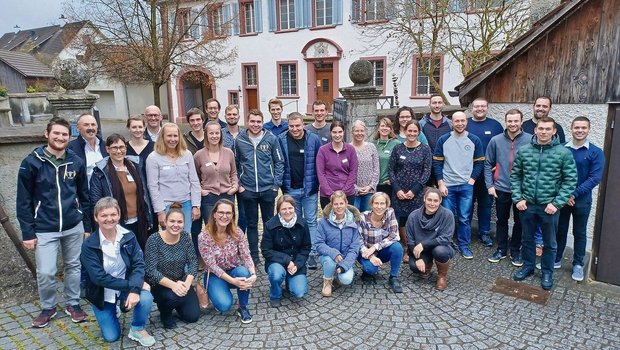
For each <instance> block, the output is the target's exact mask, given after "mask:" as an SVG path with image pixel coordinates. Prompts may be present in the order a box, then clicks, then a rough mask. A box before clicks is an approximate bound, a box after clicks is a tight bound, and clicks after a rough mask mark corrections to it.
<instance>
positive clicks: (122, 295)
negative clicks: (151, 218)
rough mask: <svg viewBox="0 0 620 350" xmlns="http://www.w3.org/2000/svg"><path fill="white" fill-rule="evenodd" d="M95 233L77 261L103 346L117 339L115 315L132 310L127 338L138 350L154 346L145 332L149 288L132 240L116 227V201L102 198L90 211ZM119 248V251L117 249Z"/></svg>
mask: <svg viewBox="0 0 620 350" xmlns="http://www.w3.org/2000/svg"><path fill="white" fill-rule="evenodd" d="M94 208H95V209H94V214H95V215H94V217H95V221H96V222H97V224H98V225H99V230H97V232H96V233H95V234H94V235H90V236H89V237H88V238H87V239H86V240H85V241H84V244H83V245H82V254H81V256H80V260H81V261H82V265H83V266H84V269H85V270H86V272H87V273H88V276H89V279H87V281H86V299H87V300H88V301H89V302H90V303H91V305H92V307H93V313H94V314H95V317H96V318H97V323H98V324H99V328H100V329H101V335H102V336H103V340H105V341H106V342H114V341H117V340H118V339H120V337H121V325H120V322H119V320H118V314H117V312H116V305H117V302H119V301H120V309H121V310H122V311H123V312H128V311H129V310H131V309H133V318H132V320H131V328H130V329H129V334H128V335H127V337H128V338H129V339H131V340H135V341H137V342H138V343H140V345H142V346H152V345H154V344H155V338H153V337H152V336H151V335H150V334H149V333H148V332H147V331H146V329H145V327H146V323H147V321H148V319H149V314H150V313H151V305H152V304H153V296H152V295H151V292H150V290H151V286H149V284H148V283H146V282H144V257H143V255H142V249H140V246H139V245H138V241H137V240H136V236H135V235H134V233H133V232H132V231H130V230H127V229H125V228H124V227H122V226H121V225H119V220H120V218H121V208H120V207H119V205H118V202H117V201H116V199H114V198H111V197H103V198H101V199H100V200H99V201H97V203H96V204H95V207H94ZM121 247H122V249H121Z"/></svg>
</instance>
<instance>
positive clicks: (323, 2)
mask: <svg viewBox="0 0 620 350" xmlns="http://www.w3.org/2000/svg"><path fill="white" fill-rule="evenodd" d="M314 4H315V6H314V23H315V26H317V27H319V26H329V25H332V24H334V21H333V18H332V7H333V1H332V0H315V3H314Z"/></svg>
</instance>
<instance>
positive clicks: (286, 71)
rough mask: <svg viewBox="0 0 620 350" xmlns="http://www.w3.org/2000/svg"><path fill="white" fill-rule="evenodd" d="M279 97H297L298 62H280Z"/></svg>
mask: <svg viewBox="0 0 620 350" xmlns="http://www.w3.org/2000/svg"><path fill="white" fill-rule="evenodd" d="M278 95H279V96H281V97H292V96H297V62H278Z"/></svg>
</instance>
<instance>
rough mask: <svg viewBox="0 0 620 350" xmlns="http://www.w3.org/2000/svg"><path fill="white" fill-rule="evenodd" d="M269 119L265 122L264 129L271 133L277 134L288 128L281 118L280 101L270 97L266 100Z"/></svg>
mask: <svg viewBox="0 0 620 350" xmlns="http://www.w3.org/2000/svg"><path fill="white" fill-rule="evenodd" d="M267 108H268V109H269V114H271V120H270V121H268V122H266V123H265V126H264V127H265V130H269V131H271V133H272V134H274V135H276V136H278V135H280V134H282V133H285V132H286V131H287V130H288V123H287V122H286V120H282V108H283V107H282V101H280V100H278V99H277V98H272V99H271V100H269V102H267Z"/></svg>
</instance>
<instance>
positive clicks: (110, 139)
mask: <svg viewBox="0 0 620 350" xmlns="http://www.w3.org/2000/svg"><path fill="white" fill-rule="evenodd" d="M118 140H121V141H123V143H125V142H127V141H126V140H125V137H123V135H121V134H116V133H114V134H112V135H110V136H108V138H107V139H105V145H106V146H107V147H110V145H112V144H114V143H117V142H118Z"/></svg>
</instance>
